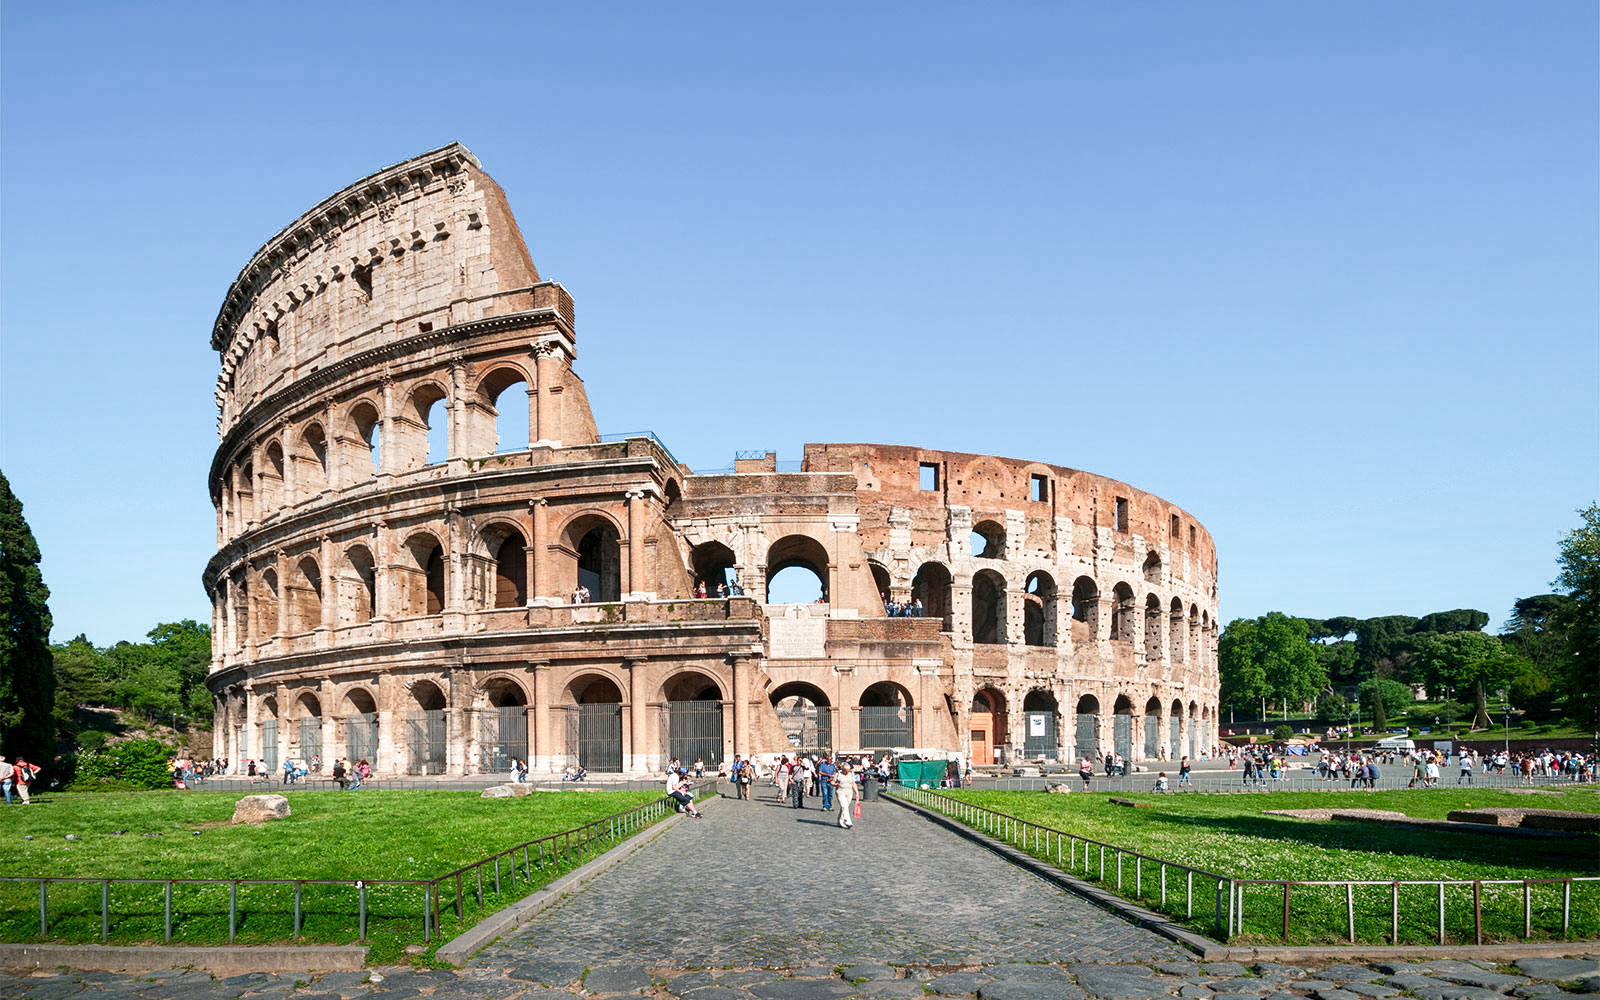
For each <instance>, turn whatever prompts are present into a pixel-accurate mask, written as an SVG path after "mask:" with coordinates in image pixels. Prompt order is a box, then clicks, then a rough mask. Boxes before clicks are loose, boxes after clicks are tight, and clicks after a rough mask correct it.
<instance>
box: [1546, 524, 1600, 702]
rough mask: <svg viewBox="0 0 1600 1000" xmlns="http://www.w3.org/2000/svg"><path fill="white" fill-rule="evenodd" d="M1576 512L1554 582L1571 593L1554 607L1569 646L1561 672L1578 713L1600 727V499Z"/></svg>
mask: <svg viewBox="0 0 1600 1000" xmlns="http://www.w3.org/2000/svg"><path fill="white" fill-rule="evenodd" d="M1578 513H1579V516H1580V517H1582V518H1583V523H1582V524H1580V525H1579V526H1578V527H1577V528H1575V529H1573V530H1572V531H1569V532H1567V533H1566V534H1565V535H1563V536H1562V538H1561V550H1560V554H1559V556H1558V559H1557V561H1558V563H1559V565H1560V566H1561V574H1560V575H1559V576H1557V577H1556V581H1555V582H1556V586H1558V587H1560V588H1562V589H1563V590H1565V591H1566V592H1567V594H1568V595H1569V596H1570V597H1571V603H1570V604H1567V605H1565V606H1563V607H1561V608H1559V609H1558V610H1556V612H1555V621H1556V624H1557V625H1559V626H1560V627H1561V628H1562V629H1564V630H1565V631H1566V633H1567V645H1568V648H1569V649H1570V650H1571V653H1570V656H1568V657H1567V658H1566V659H1565V661H1564V668H1563V669H1561V670H1560V673H1561V675H1562V680H1563V681H1564V682H1565V684H1566V686H1567V688H1568V701H1569V704H1571V705H1572V706H1573V707H1574V708H1575V709H1576V714H1578V715H1579V716H1580V717H1581V718H1582V719H1583V721H1584V724H1585V725H1589V726H1593V727H1596V728H1597V729H1600V504H1590V505H1589V506H1588V507H1587V508H1586V509H1584V510H1581V511H1579V512H1578Z"/></svg>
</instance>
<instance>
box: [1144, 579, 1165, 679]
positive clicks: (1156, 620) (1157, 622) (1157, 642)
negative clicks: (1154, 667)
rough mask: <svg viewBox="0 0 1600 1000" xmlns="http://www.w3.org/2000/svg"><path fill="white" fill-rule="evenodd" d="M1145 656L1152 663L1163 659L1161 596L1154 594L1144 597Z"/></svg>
mask: <svg viewBox="0 0 1600 1000" xmlns="http://www.w3.org/2000/svg"><path fill="white" fill-rule="evenodd" d="M1144 658H1145V660H1146V661H1147V662H1150V663H1154V662H1156V661H1157V660H1159V659H1161V598H1159V597H1157V596H1156V595H1154V594H1150V595H1149V596H1147V597H1146V598H1145V599H1144Z"/></svg>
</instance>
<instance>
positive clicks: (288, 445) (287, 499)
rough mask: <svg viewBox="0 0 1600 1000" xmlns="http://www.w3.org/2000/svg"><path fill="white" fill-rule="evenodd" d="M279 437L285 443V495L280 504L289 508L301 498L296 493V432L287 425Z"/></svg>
mask: <svg viewBox="0 0 1600 1000" xmlns="http://www.w3.org/2000/svg"><path fill="white" fill-rule="evenodd" d="M279 438H280V440H281V442H282V444H283V496H282V497H281V498H280V499H281V500H282V503H280V504H279V506H280V507H282V508H284V509H285V510H287V509H288V508H290V507H293V506H294V505H295V501H296V500H298V499H299V497H298V495H297V494H296V487H297V486H298V479H299V477H298V476H296V475H295V474H294V434H293V432H292V431H290V430H289V428H288V426H287V425H285V426H284V428H283V430H282V431H281V432H279Z"/></svg>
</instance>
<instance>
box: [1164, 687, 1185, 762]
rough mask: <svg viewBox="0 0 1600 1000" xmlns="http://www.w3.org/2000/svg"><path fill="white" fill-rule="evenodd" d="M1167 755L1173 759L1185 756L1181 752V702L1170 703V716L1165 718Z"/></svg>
mask: <svg viewBox="0 0 1600 1000" xmlns="http://www.w3.org/2000/svg"><path fill="white" fill-rule="evenodd" d="M1167 753H1168V754H1170V755H1171V756H1173V757H1182V756H1185V754H1184V752H1183V702H1181V701H1174V702H1173V703H1172V714H1171V715H1168V716H1167Z"/></svg>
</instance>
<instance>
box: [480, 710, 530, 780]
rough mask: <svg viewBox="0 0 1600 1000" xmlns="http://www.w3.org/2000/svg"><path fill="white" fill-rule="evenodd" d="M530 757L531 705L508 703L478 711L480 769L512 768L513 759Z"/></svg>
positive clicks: (499, 769) (486, 772) (505, 769)
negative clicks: (529, 725)
mask: <svg viewBox="0 0 1600 1000" xmlns="http://www.w3.org/2000/svg"><path fill="white" fill-rule="evenodd" d="M513 757H515V758H516V759H518V760H520V761H524V762H526V761H527V759H528V706H526V705H506V706H504V707H503V708H485V709H482V710H480V711H479V712H478V770H479V771H481V772H482V773H484V774H496V773H498V772H500V771H509V770H511V758H513Z"/></svg>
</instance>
